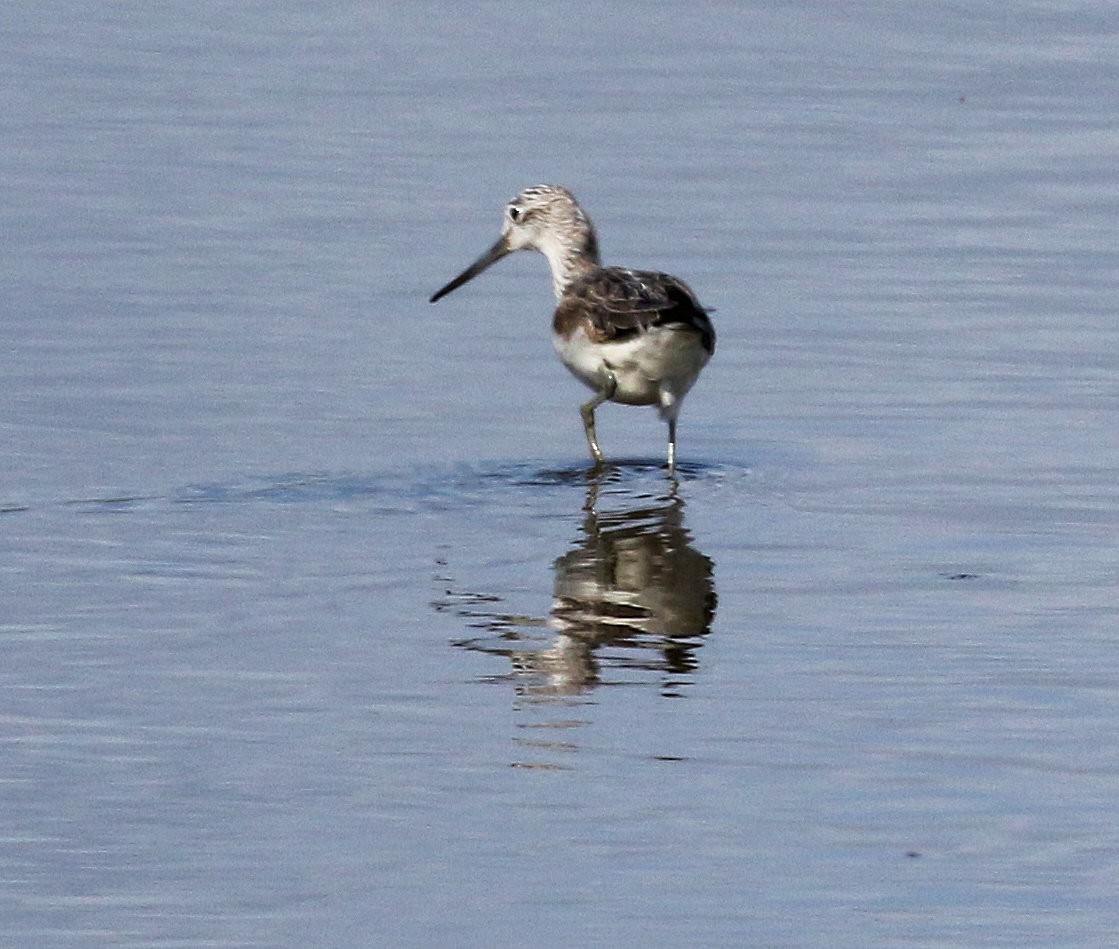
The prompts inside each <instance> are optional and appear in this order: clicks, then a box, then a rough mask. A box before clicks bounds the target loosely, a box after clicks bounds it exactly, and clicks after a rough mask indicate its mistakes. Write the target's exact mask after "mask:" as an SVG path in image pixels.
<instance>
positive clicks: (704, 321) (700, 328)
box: [552, 267, 715, 355]
mask: <svg viewBox="0 0 1119 949" xmlns="http://www.w3.org/2000/svg"><path fill="white" fill-rule="evenodd" d="M552 325H553V329H554V331H555V333H556V334H557V335H558V336H568V335H570V334H571V333H572V332H573V331H574V330H575V328H576V327H578V326H580V325H581V326H582V327H583V329H584V331H585V332H586V333H587V335H588V336H589V337H590V338H591V339H592V340H593V341H594V342H596V343H610V342H623V341H626V340H629V339H631V338H632V337H634V336H637V335H639V334H641V333H644V332H646V331H648V330H649V329H651V328H652V327H655V326H663V327H669V326H675V327H679V328H680V329H681V330H683V331H685V332H688V331H690V332H694V333H695V334H696V335H697V336H698V338H699V342H700V345H701V346H702V347H703V349H704V350H706V352H707V354H708V355H710V354H712V353H714V352H715V328H714V327H713V326H712V325H711V320H710V319H708V317H707V311H706V310H705V309H704V308H703V306H702V305H701V304H700V302H699V300H698V299H696V295H695V293H693V292H692V289H691V287H689V286H688V285H687V284H686V283H684V281H683V280H680V279H678V278H677V277H673V276H671V275H669V274H665V273H659V272H657V271H652V270H630V269H628V268H625V267H598V268H596V269H594V270H592V271H590V272H589V273H587V274H584V275H583V276H582V277H579V278H578V279H576V280H574V281H573V282H572V283H571V284H570V285H569V286H568V287H567V288H566V290H565V291H564V294H563V297H562V298H561V299H560V302H559V305H558V306H557V307H556V313H555V318H554V320H553V324H552Z"/></svg>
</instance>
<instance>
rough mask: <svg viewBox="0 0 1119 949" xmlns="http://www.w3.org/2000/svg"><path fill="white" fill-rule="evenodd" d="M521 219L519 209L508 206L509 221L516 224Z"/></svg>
mask: <svg viewBox="0 0 1119 949" xmlns="http://www.w3.org/2000/svg"><path fill="white" fill-rule="evenodd" d="M520 219H521V209H520V208H518V207H517V206H516V205H514V204H511V205H509V220H510V221H512V222H513V223H514V224H516V223H517V222H518V221H519V220H520Z"/></svg>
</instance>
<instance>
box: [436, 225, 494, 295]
mask: <svg viewBox="0 0 1119 949" xmlns="http://www.w3.org/2000/svg"><path fill="white" fill-rule="evenodd" d="M508 253H509V248H508V247H507V246H506V244H505V238H504V237H501V238H499V239H498V241H497V243H496V244H494V245H493V247H491V248H490V249H489V250H487V251H486V252H485V253H484V254H482V256H481V257H479V258H478V259H477V260H476V261H474V263H472V264H471V265H470V266H469V267H467V268H466V269H465V270H464V271H463V272H462V273H460V274H459V275H458V276H457V277H455V279H454V280H452V281H451V282H450V283H448V284H447V285H446V286H445V287H443V288H442V289H440V290H436V291H435V293H433V294H432V295H431V301H430V302H432V303H434V302H435V301H436V300H438V299H440V298H442V297H445V296H446V295H447V294H448V293H450V292H451V291H452V290H457V289H458V288H459V287H461V286H462V285H463V284H464V283H466V282H467V281H468V280H473V279H474V278H475V277H477V276H478V274H480V273H481V272H482V271H483V270H485V269H486V268H487V267H488V266H489V265H490V264H495V263H497V262H498V261H499V260H501V258H502V257H504V256H505V255H506V254H508Z"/></svg>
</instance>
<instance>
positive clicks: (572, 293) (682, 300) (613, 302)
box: [431, 185, 715, 471]
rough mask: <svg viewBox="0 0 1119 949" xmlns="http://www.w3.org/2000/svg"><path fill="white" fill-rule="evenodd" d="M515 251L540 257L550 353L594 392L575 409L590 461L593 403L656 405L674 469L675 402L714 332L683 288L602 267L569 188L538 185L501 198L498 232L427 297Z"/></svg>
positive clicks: (656, 276) (659, 276)
mask: <svg viewBox="0 0 1119 949" xmlns="http://www.w3.org/2000/svg"><path fill="white" fill-rule="evenodd" d="M516 250H537V251H539V252H540V253H542V254H544V256H545V257H546V258H547V259H548V264H549V267H550V268H551V273H552V286H553V289H554V291H555V295H556V302H557V305H556V311H555V316H554V317H553V321H552V341H553V344H554V346H555V349H556V353H557V354H558V355H559V357H560V359H561V361H562V362H563V364H564V365H565V366H567V368H568V369H569V370H570V371H571V372H572V373H573V374H574V375H575V376H576V377H577V378H578V379H580V380H582V381H583V382H584V383H585V384H586V385H587V386H589V387H590V388H591V389H593V390H594V392H595V395H594V397H593V398H591V399H590V400H589V401H588V402H586V403H585V404H584V405H583V406H582V407H581V412H582V416H583V426H584V431H585V433H586V436H587V444H588V446H589V447H590V450H591V454H592V456H593V457H594V460H595V462H596V463H599V464H601V463H602V461H603V456H602V452H601V450H600V449H599V447H598V439H597V436H596V433H595V425H594V410H595V409H596V408H597V407H598V406H599V405H601V404H602V403H603V402H607V401H610V402H619V403H622V404H625V405H655V406H656V407H657V409H658V411H659V412H660V415H661V417H662V418H663V419H664V420H665V421H666V422H667V423H668V437H669V440H668V466H669V470H670V471H672V470H675V464H676V417H677V415H678V414H679V411H680V404H681V401H682V400H683V398H684V396H685V395H687V393H688V390H689V389H691V387H692V385H693V384H694V383H695V380H696V379H697V378H698V376H699V373H700V371H701V370H702V369H703V367H704V366H705V365H706V364H707V361H708V360H709V359H710V358H711V355H712V354H713V353H714V352H715V329H714V327H713V326H712V325H711V321H710V319H708V316H707V311H706V310H705V309H704V308H703V307H702V306H701V305H700V303H699V300H698V299H697V298H696V296H695V294H694V293H693V292H692V290H691V288H690V287H689V286H688V285H687V284H686V283H684V281H682V280H679V279H677V278H676V277H672V276H670V275H668V274H665V273H659V272H656V271H648V270H630V269H627V268H624V267H603V266H602V263H601V261H600V259H599V253H598V239H597V236H596V235H595V230H594V225H593V224H592V223H591V220H590V218H589V217H588V216H587V214H586V212H584V211H583V209H582V208H581V207H580V206H579V204H578V202H577V201H576V200H575V198H574V196H573V195H572V194H571V192H569V191H568V190H567V189H566V188H561V187H559V186H557V185H538V186H535V187H532V188H526V189H525V190H524V191H522V192H521V193H520V194H518V195H517V196H516V197H515V198H514V199H513V200H512V201H510V202H509V204H508V205H507V206H506V209H505V220H504V226H503V228H502V233H501V237H500V238H498V240H497V242H496V243H495V244H494V245H493V246H492V247H491V248H490V249H489V250H488V251H487V252H486V253H485V254H483V255H482V256H481V257H479V258H478V260H476V261H475V262H474V263H473V264H471V265H470V266H469V267H467V268H466V270H464V271H463V272H462V273H461V274H459V275H458V276H457V277H455V278H454V280H452V281H450V282H449V283H448V284H447V285H446V286H444V287H443V288H442V289H440V290H439V291H437V292H436V293H435V294H433V295H432V297H431V302H432V303H434V302H435V301H436V300H438V299H440V298H441V297H443V296H445V295H446V294H448V293H450V292H451V291H452V290H454V289H456V288H457V287H460V286H462V285H463V284H464V283H466V282H467V281H468V280H471V279H472V278H474V277H476V276H477V275H478V274H479V273H481V272H482V271H483V270H485V269H486V268H487V267H489V266H490V265H491V264H493V263H495V262H496V261H498V260H500V259H501V258H502V257H504V256H506V255H507V254H510V253H512V252H513V251H516Z"/></svg>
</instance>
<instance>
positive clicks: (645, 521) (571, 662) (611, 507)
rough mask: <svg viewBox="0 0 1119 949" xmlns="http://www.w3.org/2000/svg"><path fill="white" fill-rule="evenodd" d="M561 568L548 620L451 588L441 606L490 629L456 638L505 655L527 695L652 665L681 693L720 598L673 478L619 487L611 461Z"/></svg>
mask: <svg viewBox="0 0 1119 949" xmlns="http://www.w3.org/2000/svg"><path fill="white" fill-rule="evenodd" d="M554 570H555V584H554V597H553V601H552V607H551V610H550V614H549V616H548V617H546V618H540V619H534V618H532V617H527V616H518V615H515V614H511V613H506V612H499V611H498V609H499V608H500V605H501V603H502V599H503V598H501V597H494V596H487V595H484V594H472V595H470V594H461V593H456V592H455V591H454V590H453V589H448V590H447V591H446V595H445V597H444V598H443V599H442V600H440V601H437V602H436V603H435V604H434V605H435V606H436V608H437V609H439V610H440V611H452V612H455V613H456V614H458V615H460V616H463V617H467V618H469V619H470V620H471V622H472V625H474V626H475V627H480V628H482V629H485V630H486V631H487V632H488V634H489V635H486V636H484V637H481V638H472V639H468V640H464V641H460V642H459V643H458V645H460V646H463V647H465V648H468V649H473V650H479V651H482V652H486V653H491V654H496V655H501V656H505V657H506V658H507V659H508V660H509V661H510V663H511V665H512V670H511V672H510V673H509V676H508V678H510V679H511V680H512V682H513V683H514V686H515V688H516V690H517V694H518V695H519V696H521V697H523V698H530V699H531V698H536V699H547V698H548V697H562V696H577V695H581V694H583V693H586V692H587V691H589V690H590V689H592V688H594V687H595V686H597V685H600V684H606V683H613V682H633V681H635V679H636V680H637V681H643V680H647V679H648V674H649V673H654V674H655V675H656V678H657V680H658V681H659V683H660V687H661V691H662V693H664V694H666V695H678V694H679V693H680V689H681V687H682V686H684V685H686V684H687V683H688V682H689V681H690V679H691V674H692V673H693V672H694V670H695V669H696V666H697V658H696V650H697V649H698V648H699V646H700V645H701V644H702V641H703V637H704V636H706V634H707V633H708V632H709V630H710V627H711V622H712V619H713V617H714V614H715V601H716V598H715V588H714V582H713V576H712V573H713V571H712V563H711V560H710V559H708V558H707V557H705V556H704V555H703V554H702V553H700V552H699V551H698V550H696V548H695V547H694V546H693V544H692V542H691V538H690V537H689V535H688V532H687V530H686V529H685V527H684V502H683V500H682V499H681V498H680V497H679V495H678V494H677V493H676V489H675V483H672V486H671V489H670V490H667V493H666V494H665V496H662V497H649V496H648V495H638V494H633V493H632V492H625V491H622V490H619V489H618V488H617V487H616V486H615V485H614V484H613V483H612V478H611V475H610V473H609V469H608V471H607V472H606V473H605V474H600V475H596V476H594V477H592V479H591V481H590V483H589V484H588V489H587V499H586V503H585V506H584V512H583V518H582V522H581V524H580V526H579V536H578V539H577V540H576V542H575V544H574V545H573V546H572V548H571V549H570V550H568V551H567V552H566V553H564V554H563V555H562V556H560V557H559V558H557V559H556V561H555V563H554ZM444 580H446V578H444ZM447 582H448V585H449V581H447ZM495 608H498V609H495ZM545 630H551V631H553V632H552V633H550V634H545V632H544V631H545Z"/></svg>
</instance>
